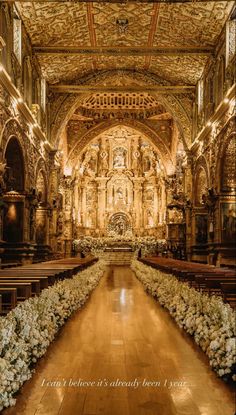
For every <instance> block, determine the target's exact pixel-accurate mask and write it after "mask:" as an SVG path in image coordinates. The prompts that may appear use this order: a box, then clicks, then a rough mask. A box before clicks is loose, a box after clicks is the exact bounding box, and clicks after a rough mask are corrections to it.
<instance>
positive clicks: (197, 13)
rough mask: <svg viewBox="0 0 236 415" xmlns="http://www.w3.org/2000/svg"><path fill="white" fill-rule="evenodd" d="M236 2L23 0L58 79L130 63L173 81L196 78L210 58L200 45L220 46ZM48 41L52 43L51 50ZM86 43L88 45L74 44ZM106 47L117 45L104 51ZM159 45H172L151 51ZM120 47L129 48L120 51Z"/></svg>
mask: <svg viewBox="0 0 236 415" xmlns="http://www.w3.org/2000/svg"><path fill="white" fill-rule="evenodd" d="M232 6H233V2H231V1H229V2H226V1H224V2H222V1H218V2H204V3H201V2H200V3H196V2H194V0H193V2H192V3H184V4H180V3H175V4H171V3H139V4H135V3H130V2H128V3H124V4H117V3H104V2H102V1H101V2H97V3H91V2H87V3H81V2H79V3H77V2H70V1H68V2H63V3H60V2H50V3H48V2H45V3H44V2H38V3H37V2H28V3H25V2H23V3H21V2H17V7H18V9H19V12H20V14H21V16H22V19H23V22H24V25H25V27H26V30H27V32H28V33H29V36H30V38H31V41H32V43H33V46H35V47H37V46H38V47H41V49H42V50H41V51H40V52H39V51H38V58H39V61H40V63H41V65H42V70H43V74H44V76H45V77H46V79H47V80H48V82H53V83H55V82H63V81H64V82H65V81H71V82H72V81H73V80H75V81H76V80H77V79H78V78H80V77H81V76H84V75H85V74H86V73H90V72H91V71H92V70H94V71H97V70H101V69H102V70H106V69H107V70H110V69H121V68H122V69H124V68H127V69H134V70H135V69H136V70H140V69H141V70H144V71H150V72H153V73H155V74H157V75H159V76H160V77H161V78H163V79H164V80H167V81H171V82H173V83H179V84H196V82H197V81H198V79H199V78H200V77H201V75H202V72H203V70H204V67H205V65H206V63H207V61H208V59H209V53H208V55H207V53H205V52H204V51H200V52H199V48H200V49H202V48H204V47H205V48H210V47H215V46H216V44H217V41H218V38H219V35H220V33H221V31H222V29H223V26H224V23H225V21H226V18H227V16H228V15H229V13H230V10H231V9H232ZM47 46H48V47H49V46H50V47H51V48H52V49H51V48H50V50H47V51H46V50H45V49H44V47H47ZM86 46H87V47H88V49H87V50H86V51H85V50H82V51H81V50H77V51H75V49H73V48H76V47H77V48H79V47H80V48H86ZM102 47H103V48H108V47H110V48H111V49H112V50H111V51H106V52H104V49H103V50H100V49H99V48H102ZM153 47H156V48H166V50H162V49H160V50H161V52H160V53H159V55H158V54H155V53H152V52H150V50H152V48H153ZM57 48H58V49H57ZM116 48H124V49H122V50H123V51H119V56H117V55H116ZM129 48H133V50H129ZM147 48H148V49H147ZM168 48H169V52H168ZM175 48H180V49H178V50H176V49H175ZM191 48H195V50H194V51H193V50H192V49H191ZM134 49H135V50H134ZM145 52H146V53H145ZM211 52H212V51H211ZM211 52H210V53H211ZM36 53H37V50H36ZM162 53H163V54H162ZM124 55H125V56H124Z"/></svg>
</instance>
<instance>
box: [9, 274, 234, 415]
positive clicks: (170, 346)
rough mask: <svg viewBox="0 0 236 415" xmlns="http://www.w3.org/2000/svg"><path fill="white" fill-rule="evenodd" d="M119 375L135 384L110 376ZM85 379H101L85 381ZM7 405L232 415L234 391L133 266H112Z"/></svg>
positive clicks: (44, 412) (94, 413)
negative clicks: (14, 402) (151, 294)
mask: <svg viewBox="0 0 236 415" xmlns="http://www.w3.org/2000/svg"><path fill="white" fill-rule="evenodd" d="M117 380H118V381H121V382H125V381H126V382H130V386H129V387H128V386H127V387H126V386H125V385H124V384H123V385H121V384H120V385H119V386H118V384H117V386H112V384H110V383H111V382H115V381H117ZM55 381H57V382H58V383H57V385H56V384H55ZM79 381H86V382H93V381H94V382H95V383H96V384H98V383H99V382H100V383H99V385H101V384H102V383H103V386H94V385H93V384H91V383H90V384H88V385H87V386H84V387H82V386H79V384H78V383H79ZM71 382H74V383H75V382H77V386H75V384H74V386H72V383H71ZM105 382H107V383H108V384H110V385H109V386H106V385H105ZM131 382H133V383H132V384H131ZM137 382H139V385H138V386H137ZM145 382H146V383H145ZM147 382H155V384H153V386H152V387H151V386H150V384H149V385H148V384H147ZM174 382H175V383H174ZM69 383H70V385H69ZM64 384H66V386H64ZM3 413H4V415H10V414H11V415H12V414H14V415H15V414H17V415H22V414H25V415H33V414H36V415H56V414H60V415H82V414H83V415H98V414H100V415H101V414H102V415H128V414H129V415H172V414H173V415H174V414H176V415H200V414H201V415H233V414H234V396H233V391H232V390H231V389H230V387H229V386H227V385H225V384H224V382H223V381H222V380H220V379H218V378H217V377H216V375H215V374H214V373H213V372H212V371H211V370H210V368H209V366H208V364H207V358H206V357H205V355H204V354H203V353H202V352H201V350H200V349H198V347H197V346H196V345H195V344H194V342H193V340H192V339H191V338H190V337H189V336H188V335H186V334H185V333H182V332H181V331H180V330H179V329H178V328H177V326H176V324H175V323H174V321H173V320H172V319H171V317H170V316H169V315H168V313H167V312H166V311H165V310H163V309H162V308H161V307H160V306H159V305H158V303H157V302H156V301H154V300H153V299H152V298H151V297H149V296H148V295H147V294H146V293H145V292H144V291H143V287H142V285H141V284H140V283H139V282H138V281H137V280H136V278H135V277H134V275H133V273H132V271H131V270H130V269H129V268H128V267H109V268H108V269H107V272H106V275H105V277H104V278H103V279H102V281H101V282H100V285H99V287H98V288H97V289H96V290H95V291H94V292H93V294H92V296H91V299H90V300H89V302H88V303H87V305H86V306H85V307H84V309H83V310H81V311H79V312H78V313H76V314H75V315H74V316H73V317H72V318H71V319H70V321H69V322H67V324H66V325H65V327H64V328H63V329H62V330H61V332H60V334H59V336H58V338H57V339H56V341H55V342H54V343H53V344H52V345H51V346H50V348H49V350H48V353H47V355H46V356H45V357H44V358H43V359H41V361H40V362H39V363H38V364H37V367H36V373H35V374H34V376H33V378H32V379H31V380H30V381H29V382H27V383H26V384H25V385H24V387H23V388H22V390H21V392H20V394H19V395H18V400H17V405H16V406H15V407H13V408H11V409H8V410H5V411H4V412H3Z"/></svg>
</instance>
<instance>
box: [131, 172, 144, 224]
mask: <svg viewBox="0 0 236 415" xmlns="http://www.w3.org/2000/svg"><path fill="white" fill-rule="evenodd" d="M143 182H144V179H143V178H142V177H137V178H134V179H133V183H134V212H135V228H136V232H140V230H141V228H143V209H140V207H141V206H142V184H143Z"/></svg>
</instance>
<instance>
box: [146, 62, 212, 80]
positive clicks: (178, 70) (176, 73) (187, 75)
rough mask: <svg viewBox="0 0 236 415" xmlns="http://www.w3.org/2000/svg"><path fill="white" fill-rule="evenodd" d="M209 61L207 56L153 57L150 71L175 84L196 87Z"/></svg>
mask: <svg viewBox="0 0 236 415" xmlns="http://www.w3.org/2000/svg"><path fill="white" fill-rule="evenodd" d="M207 59H208V58H207V57H206V56H194V57H193V56H191V57H190V56H179V57H178V56H162V57H160V58H157V57H152V60H151V64H150V66H149V71H150V72H153V73H155V74H156V75H158V76H160V77H161V78H165V79H167V80H168V81H170V82H173V83H177V84H182V83H183V84H191V85H195V84H196V83H197V81H198V79H199V78H200V77H201V75H202V72H203V69H204V66H205V64H206V63H207Z"/></svg>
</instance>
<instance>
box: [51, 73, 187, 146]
mask: <svg viewBox="0 0 236 415" xmlns="http://www.w3.org/2000/svg"><path fill="white" fill-rule="evenodd" d="M123 73H125V74H126V75H127V76H129V77H130V79H131V80H132V82H134V81H137V82H138V83H139V85H140V82H141V83H142V84H143V85H169V84H170V83H169V82H167V81H163V80H162V79H161V78H159V77H158V76H157V75H154V74H151V73H144V72H142V71H131V70H123ZM117 74H119V71H117V70H110V71H99V72H98V73H96V76H94V75H93V76H90V77H88V76H86V77H84V78H81V79H80V81H79V83H80V84H82V85H83V84H84V83H85V82H86V83H87V84H89V85H90V84H91V85H94V84H99V82H101V81H104V80H105V79H106V80H108V79H109V78H111V79H112V77H114V76H117ZM90 95H91V94H90ZM153 96H154V97H155V98H156V99H157V101H159V102H160V103H162V104H163V105H164V106H165V107H166V109H167V110H168V111H169V112H170V113H171V114H172V116H173V118H174V120H175V121H176V123H177V125H178V128H179V130H180V132H181V138H182V140H183V144H184V147H185V149H188V148H189V147H190V145H191V130H192V121H191V116H192V114H188V113H187V111H186V109H185V107H184V106H183V104H182V102H181V98H180V99H179V98H177V97H176V96H174V95H172V94H168V95H167V94H166V95H165V96H159V95H157V94H153ZM87 97H88V94H81V95H78V94H66V95H63V96H61V95H60V94H56V95H54V96H53V99H54V103H53V107H52V111H51V114H52V115H51V116H52V124H51V142H52V144H53V145H54V146H55V147H56V148H57V147H58V145H59V140H60V136H61V134H62V132H63V130H64V128H65V126H66V124H67V122H68V120H69V119H70V118H71V116H72V115H73V113H74V112H75V110H76V108H77V107H78V106H79V104H80V103H81V102H82V101H83V100H84V98H87Z"/></svg>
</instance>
